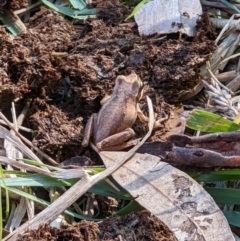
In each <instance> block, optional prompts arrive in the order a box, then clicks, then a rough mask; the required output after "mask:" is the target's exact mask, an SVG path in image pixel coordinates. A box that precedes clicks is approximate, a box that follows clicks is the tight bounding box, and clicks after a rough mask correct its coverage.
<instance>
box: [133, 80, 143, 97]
mask: <svg viewBox="0 0 240 241" xmlns="http://www.w3.org/2000/svg"><path fill="white" fill-rule="evenodd" d="M140 89H141V86H140V83H139V82H134V83H133V84H132V94H133V95H135V96H138V94H139V91H140Z"/></svg>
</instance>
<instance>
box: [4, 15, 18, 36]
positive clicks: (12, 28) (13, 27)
mask: <svg viewBox="0 0 240 241" xmlns="http://www.w3.org/2000/svg"><path fill="white" fill-rule="evenodd" d="M0 21H2V23H3V24H4V25H5V27H6V28H7V29H8V30H9V32H11V33H12V34H13V35H14V36H16V35H18V34H19V33H20V32H21V30H20V29H19V28H18V27H17V26H16V25H15V24H14V23H13V22H11V21H10V20H9V19H8V18H7V17H6V16H5V15H4V14H3V12H1V11H0Z"/></svg>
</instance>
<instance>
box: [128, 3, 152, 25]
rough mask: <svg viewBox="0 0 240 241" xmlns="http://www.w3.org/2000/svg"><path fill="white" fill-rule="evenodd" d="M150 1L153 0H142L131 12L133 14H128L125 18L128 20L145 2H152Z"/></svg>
mask: <svg viewBox="0 0 240 241" xmlns="http://www.w3.org/2000/svg"><path fill="white" fill-rule="evenodd" d="M150 1H152V0H143V1H141V2H140V3H139V4H138V5H137V6H136V7H135V8H134V9H133V11H132V12H131V14H130V15H128V16H127V18H126V19H125V21H126V20H128V19H129V18H131V17H133V16H134V15H135V14H136V13H137V12H138V11H139V10H140V8H141V7H142V6H143V5H144V4H145V3H147V2H150Z"/></svg>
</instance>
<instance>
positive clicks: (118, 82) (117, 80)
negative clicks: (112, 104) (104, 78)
mask: <svg viewBox="0 0 240 241" xmlns="http://www.w3.org/2000/svg"><path fill="white" fill-rule="evenodd" d="M124 80H125V76H123V75H119V76H118V77H117V78H116V81H115V85H116V86H119V85H121V84H122V82H123V81H124Z"/></svg>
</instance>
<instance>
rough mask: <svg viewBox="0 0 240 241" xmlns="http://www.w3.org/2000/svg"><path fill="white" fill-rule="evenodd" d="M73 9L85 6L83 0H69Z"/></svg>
mask: <svg viewBox="0 0 240 241" xmlns="http://www.w3.org/2000/svg"><path fill="white" fill-rule="evenodd" d="M69 1H70V3H71V4H72V6H73V7H74V8H75V9H78V10H82V9H84V8H85V7H86V5H87V4H86V3H85V2H84V1H83V0H69Z"/></svg>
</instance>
